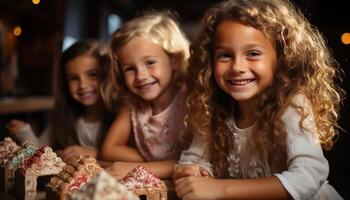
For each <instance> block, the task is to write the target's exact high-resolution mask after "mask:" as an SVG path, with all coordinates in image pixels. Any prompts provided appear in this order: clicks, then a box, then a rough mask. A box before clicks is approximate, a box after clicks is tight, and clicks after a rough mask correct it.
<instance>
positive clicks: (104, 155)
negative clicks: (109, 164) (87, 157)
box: [99, 143, 112, 161]
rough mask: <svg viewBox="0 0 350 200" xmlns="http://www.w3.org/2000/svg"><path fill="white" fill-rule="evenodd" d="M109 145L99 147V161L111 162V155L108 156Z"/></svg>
mask: <svg viewBox="0 0 350 200" xmlns="http://www.w3.org/2000/svg"><path fill="white" fill-rule="evenodd" d="M110 149H111V148H110V145H108V144H105V143H104V144H103V145H102V147H101V150H100V154H99V156H100V159H101V160H104V161H111V160H112V159H111V155H110V152H111V151H110Z"/></svg>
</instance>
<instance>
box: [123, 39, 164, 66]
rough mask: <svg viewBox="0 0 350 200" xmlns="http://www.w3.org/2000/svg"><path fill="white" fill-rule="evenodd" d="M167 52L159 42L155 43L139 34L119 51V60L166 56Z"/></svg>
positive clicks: (127, 60)
mask: <svg viewBox="0 0 350 200" xmlns="http://www.w3.org/2000/svg"><path fill="white" fill-rule="evenodd" d="M166 55H167V54H166V52H165V51H164V49H163V47H162V46H161V45H159V44H155V43H154V42H152V41H150V40H149V39H147V38H145V37H141V36H137V37H134V38H132V39H131V40H130V41H128V42H127V43H126V44H125V45H123V46H122V47H121V48H120V49H119V50H118V51H117V56H118V59H119V61H122V62H124V61H125V62H129V61H132V60H134V59H139V58H143V57H147V56H166Z"/></svg>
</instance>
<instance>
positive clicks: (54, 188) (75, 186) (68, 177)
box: [46, 155, 102, 200]
mask: <svg viewBox="0 0 350 200" xmlns="http://www.w3.org/2000/svg"><path fill="white" fill-rule="evenodd" d="M101 170H102V168H101V167H100V165H99V164H98V163H97V162H96V159H94V158H91V157H88V156H81V155H79V156H75V157H72V158H71V159H70V160H68V161H67V163H66V166H65V167H64V168H63V170H62V171H61V172H60V173H59V174H57V175H56V176H54V177H52V178H51V180H50V183H49V184H48V185H47V195H46V199H50V200H51V199H60V200H63V199H67V198H69V196H70V195H71V192H72V191H74V190H79V189H80V188H81V187H82V186H83V185H85V184H86V182H87V181H88V180H90V178H92V177H94V176H96V175H97V174H98V172H100V171H101Z"/></svg>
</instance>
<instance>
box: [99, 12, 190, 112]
mask: <svg viewBox="0 0 350 200" xmlns="http://www.w3.org/2000/svg"><path fill="white" fill-rule="evenodd" d="M135 37H144V38H145V39H146V40H148V41H151V42H153V43H154V44H158V45H160V46H161V47H162V48H163V50H164V51H165V52H166V53H167V54H168V55H169V56H170V57H174V58H176V59H177V62H176V63H177V64H178V65H179V66H177V69H178V70H176V72H175V75H174V78H173V82H172V83H174V85H175V87H178V88H180V87H182V86H183V85H184V83H185V75H186V73H187V66H188V63H187V62H188V57H189V41H188V40H187V38H186V36H185V34H184V32H183V31H182V30H181V29H180V28H179V24H178V22H177V21H176V19H175V15H174V14H173V13H172V12H170V11H148V12H145V13H143V14H142V15H141V16H138V17H136V18H135V19H133V20H131V21H129V22H127V23H126V24H124V25H123V26H122V27H120V29H118V30H117V31H116V32H114V34H113V36H112V40H111V49H112V54H113V61H114V62H113V67H112V68H110V69H109V73H108V74H109V76H108V77H107V79H106V80H105V81H104V83H103V85H104V86H103V88H104V89H103V97H104V99H105V102H106V104H107V105H109V106H110V107H111V108H113V109H114V108H116V107H118V106H117V105H115V103H119V102H120V100H123V99H124V100H125V98H126V97H128V96H130V93H129V92H128V89H127V87H126V85H125V82H124V77H123V74H122V72H121V70H120V68H119V65H118V60H119V58H118V56H117V51H118V50H119V49H120V48H122V47H123V46H124V45H125V44H127V43H128V42H129V41H130V40H131V39H133V38H135Z"/></svg>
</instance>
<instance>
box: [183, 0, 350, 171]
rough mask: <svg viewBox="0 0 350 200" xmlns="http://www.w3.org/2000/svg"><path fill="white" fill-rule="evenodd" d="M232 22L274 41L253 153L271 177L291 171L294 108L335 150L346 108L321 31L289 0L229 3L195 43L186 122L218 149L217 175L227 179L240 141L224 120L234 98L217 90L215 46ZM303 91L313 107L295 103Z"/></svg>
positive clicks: (212, 13)
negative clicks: (289, 116)
mask: <svg viewBox="0 0 350 200" xmlns="http://www.w3.org/2000/svg"><path fill="white" fill-rule="evenodd" d="M227 20H233V21H237V22H239V23H242V24H244V25H247V26H251V27H254V28H256V29H258V30H260V31H261V32H262V33H263V34H265V36H267V37H268V38H270V39H271V41H272V42H273V43H274V45H275V47H276V51H277V58H278V62H277V70H276V73H275V75H274V81H273V84H272V85H271V86H270V87H269V88H268V89H267V91H266V92H264V93H263V94H262V95H261V97H260V101H259V103H258V106H257V111H256V119H257V126H256V128H255V130H254V131H253V135H252V138H254V140H253V141H249V142H250V144H249V145H250V146H249V147H252V148H251V149H250V151H249V153H248V158H246V159H249V158H250V157H249V156H253V155H254V156H259V157H260V158H263V159H266V160H267V161H268V163H269V166H270V169H271V172H278V171H281V170H283V169H285V168H286V167H287V144H286V142H287V141H286V139H287V132H286V130H285V125H284V123H283V121H282V119H281V117H282V115H283V114H284V112H285V111H286V109H287V107H289V106H292V107H294V108H295V109H296V110H297V111H298V112H299V114H300V116H301V120H300V122H299V125H300V126H301V128H303V129H305V127H303V121H304V120H305V119H306V117H307V116H308V115H309V114H311V115H313V117H314V120H315V124H316V127H317V135H318V138H319V141H320V143H321V145H322V147H323V148H325V149H330V148H331V147H332V145H333V143H334V136H335V135H337V133H338V132H337V128H339V127H338V125H337V119H338V112H339V107H340V104H341V102H342V99H343V90H342V89H341V88H340V87H339V86H338V85H337V81H341V79H340V77H341V76H339V75H340V73H339V72H340V70H339V66H338V64H337V62H336V61H335V60H334V58H333V56H332V54H331V52H330V50H329V49H328V47H327V45H326V42H325V39H324V38H323V37H322V35H321V33H320V32H319V31H318V30H317V29H316V27H314V26H312V25H311V24H310V23H309V22H308V21H307V19H306V18H305V17H304V15H303V14H302V13H301V11H300V10H299V9H298V8H296V7H295V6H294V5H293V4H292V3H291V2H289V1H288V0H259V1H256V0H228V1H224V2H221V3H218V4H216V5H215V6H213V7H212V8H210V9H209V10H208V11H207V12H206V13H205V15H204V17H203V20H202V22H201V25H200V28H199V31H198V32H197V35H196V37H195V40H194V41H193V44H192V46H191V58H190V61H189V62H190V67H189V75H188V77H190V78H189V79H188V81H187V87H188V90H189V96H188V99H187V106H188V108H189V112H188V114H187V116H186V125H187V127H188V128H189V129H191V130H195V132H194V134H199V135H200V136H201V137H204V138H205V139H206V140H208V141H209V143H210V144H211V146H210V151H211V152H215V154H216V155H217V156H215V157H214V156H213V157H212V163H213V165H214V166H215V172H216V174H217V175H218V176H226V175H227V174H226V173H227V172H225V171H226V170H225V169H227V162H226V158H227V154H228V153H229V151H228V147H229V146H231V145H232V144H233V142H234V141H233V137H232V136H231V135H232V134H231V133H230V131H229V129H228V127H227V125H226V123H225V121H226V119H227V118H228V115H229V113H228V112H227V110H229V109H230V110H232V108H230V106H232V103H231V102H232V98H231V97H230V96H228V95H227V94H226V93H225V92H223V91H222V90H221V89H220V88H219V86H218V85H217V83H216V81H215V78H214V74H213V48H212V47H213V41H214V36H215V31H216V27H217V26H218V25H219V24H220V23H221V22H223V21H227ZM298 94H302V95H303V96H305V97H306V98H307V100H308V102H309V103H306V104H307V105H306V106H302V107H301V106H300V105H299V106H298V105H296V104H295V103H293V98H295V96H296V95H298Z"/></svg>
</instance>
